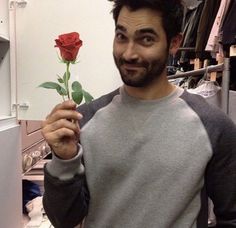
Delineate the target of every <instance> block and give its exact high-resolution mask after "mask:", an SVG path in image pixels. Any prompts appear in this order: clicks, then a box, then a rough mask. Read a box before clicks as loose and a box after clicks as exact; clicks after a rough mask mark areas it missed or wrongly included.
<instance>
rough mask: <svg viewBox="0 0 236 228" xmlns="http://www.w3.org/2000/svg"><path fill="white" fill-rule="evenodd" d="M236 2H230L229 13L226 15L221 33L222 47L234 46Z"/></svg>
mask: <svg viewBox="0 0 236 228" xmlns="http://www.w3.org/2000/svg"><path fill="white" fill-rule="evenodd" d="M235 21H236V1H235V0H234V1H231V4H230V8H229V11H228V13H227V15H226V18H225V21H224V24H223V27H222V32H223V37H222V43H223V45H229V46H230V45H234V44H236V23H235Z"/></svg>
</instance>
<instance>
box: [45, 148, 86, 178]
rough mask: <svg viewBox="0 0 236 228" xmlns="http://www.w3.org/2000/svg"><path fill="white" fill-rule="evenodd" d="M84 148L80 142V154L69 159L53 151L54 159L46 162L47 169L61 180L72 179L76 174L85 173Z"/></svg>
mask: <svg viewBox="0 0 236 228" xmlns="http://www.w3.org/2000/svg"><path fill="white" fill-rule="evenodd" d="M82 155H83V148H82V146H81V145H79V144H78V154H77V155H76V156H75V157H74V158H72V159H69V160H63V159H60V158H59V157H57V156H56V155H55V154H54V153H53V152H52V160H51V161H50V162H48V163H47V164H46V169H47V171H48V173H49V174H50V175H52V176H53V177H57V178H59V179H60V180H70V179H72V178H73V177H74V176H75V175H83V174H84V166H83V164H82V163H81V158H82Z"/></svg>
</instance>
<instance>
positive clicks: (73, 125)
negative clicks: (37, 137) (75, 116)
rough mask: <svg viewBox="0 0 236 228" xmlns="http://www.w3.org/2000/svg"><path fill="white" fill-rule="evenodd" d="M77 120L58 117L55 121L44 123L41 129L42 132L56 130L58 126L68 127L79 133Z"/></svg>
mask: <svg viewBox="0 0 236 228" xmlns="http://www.w3.org/2000/svg"><path fill="white" fill-rule="evenodd" d="M77 122H78V121H75V122H71V121H69V120H66V119H60V120H58V121H56V122H53V123H51V124H48V125H46V126H45V127H44V128H43V131H44V132H53V131H56V130H58V129H60V128H68V129H70V130H72V131H74V132H75V133H79V131H80V127H79V125H78V123H77Z"/></svg>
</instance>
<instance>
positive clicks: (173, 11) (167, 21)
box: [108, 0, 184, 44]
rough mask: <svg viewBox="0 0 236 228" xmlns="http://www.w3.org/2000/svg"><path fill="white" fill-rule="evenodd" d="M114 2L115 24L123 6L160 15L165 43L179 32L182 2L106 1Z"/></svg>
mask: <svg viewBox="0 0 236 228" xmlns="http://www.w3.org/2000/svg"><path fill="white" fill-rule="evenodd" d="M108 1H112V2H114V6H113V9H112V13H113V18H114V20H115V23H117V20H118V17H119V14H120V11H121V9H122V7H123V6H127V7H128V8H129V9H130V10H133V11H135V10H138V9H141V8H150V9H153V10H157V11H159V12H160V13H161V16H162V23H163V28H164V30H165V32H166V36H167V42H168V44H169V43H170V41H171V39H172V38H173V37H174V36H176V35H177V34H178V33H180V32H181V28H182V20H183V11H184V7H183V4H182V0H108Z"/></svg>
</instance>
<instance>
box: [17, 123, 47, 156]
mask: <svg viewBox="0 0 236 228" xmlns="http://www.w3.org/2000/svg"><path fill="white" fill-rule="evenodd" d="M20 126H21V141H22V142H21V144H22V151H24V150H25V149H26V148H29V147H31V146H32V145H34V144H36V143H38V142H39V141H42V140H43V136H42V134H41V131H40V128H41V121H27V120H21V121H20Z"/></svg>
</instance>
